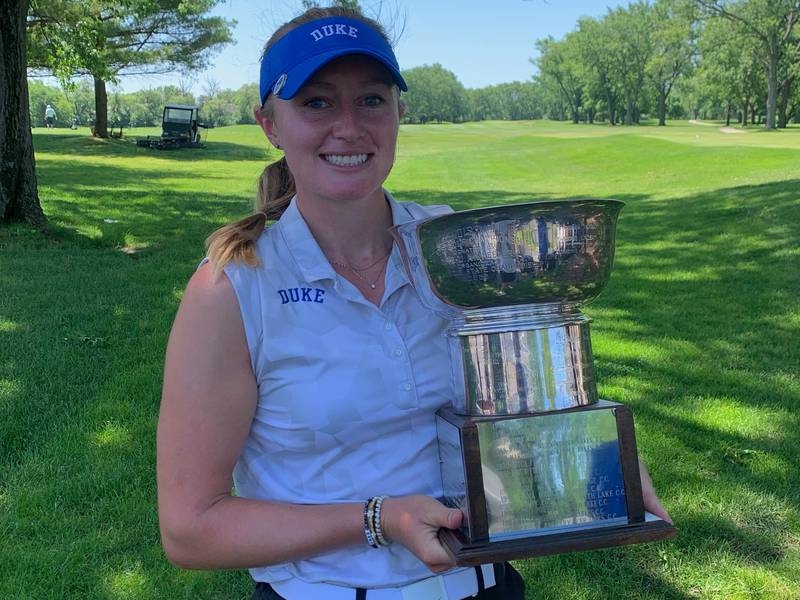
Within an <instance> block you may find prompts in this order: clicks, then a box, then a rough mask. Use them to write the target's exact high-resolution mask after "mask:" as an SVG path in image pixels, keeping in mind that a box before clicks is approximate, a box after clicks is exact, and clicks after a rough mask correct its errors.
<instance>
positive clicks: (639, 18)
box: [604, 2, 653, 125]
mask: <svg viewBox="0 0 800 600" xmlns="http://www.w3.org/2000/svg"><path fill="white" fill-rule="evenodd" d="M604 21H605V25H606V31H608V32H610V34H611V43H610V48H611V53H612V56H613V57H614V59H615V61H616V66H615V69H614V72H615V73H616V75H617V76H618V77H619V86H620V88H621V90H622V95H623V98H624V108H625V124H626V125H633V124H634V123H638V122H639V112H640V102H641V99H642V88H643V86H644V83H645V68H646V66H647V63H648V62H649V61H650V58H651V56H652V54H653V41H652V38H651V29H652V18H651V8H650V6H649V5H648V4H646V3H645V2H637V3H635V4H631V5H629V6H628V7H627V8H617V9H615V10H613V11H610V12H609V13H608V14H607V15H606V17H605V18H604Z"/></svg>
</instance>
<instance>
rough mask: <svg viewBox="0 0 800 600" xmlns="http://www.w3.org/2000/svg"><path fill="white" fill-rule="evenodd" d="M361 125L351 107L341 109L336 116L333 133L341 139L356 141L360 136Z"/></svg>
mask: <svg viewBox="0 0 800 600" xmlns="http://www.w3.org/2000/svg"><path fill="white" fill-rule="evenodd" d="M362 131H363V130H362V128H361V123H360V121H359V118H358V114H357V113H356V110H355V108H353V107H342V108H341V109H340V110H339V111H338V112H337V115H336V122H335V123H334V127H333V133H334V135H335V136H337V137H340V138H343V139H357V138H358V137H360V136H361V134H362Z"/></svg>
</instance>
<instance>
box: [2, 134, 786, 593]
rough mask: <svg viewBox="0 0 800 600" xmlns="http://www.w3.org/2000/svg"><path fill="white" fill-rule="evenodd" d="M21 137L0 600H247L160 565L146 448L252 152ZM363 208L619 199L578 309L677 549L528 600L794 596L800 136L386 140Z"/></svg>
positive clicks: (590, 570) (8, 262)
mask: <svg viewBox="0 0 800 600" xmlns="http://www.w3.org/2000/svg"><path fill="white" fill-rule="evenodd" d="M34 142H35V145H36V149H37V170H38V174H39V189H40V194H41V198H42V203H43V206H44V209H45V212H46V213H47V215H48V217H49V219H50V223H51V229H50V235H49V236H47V237H43V236H41V235H40V234H38V233H35V232H33V231H31V230H30V229H29V228H26V227H23V226H16V225H14V226H0V598H2V599H3V600H17V599H19V600H22V599H25V600H27V599H30V598H37V599H40V598H41V599H62V598H69V599H73V598H74V599H81V600H84V599H87V600H88V599H90V600H93V599H98V600H99V599H110V600H117V599H137V600H138V599H141V600H150V599H178V598H186V599H192V600H195V599H196V600H199V599H221V600H226V599H239V598H247V597H248V595H249V593H250V590H251V584H250V582H249V579H248V576H247V574H246V573H243V572H227V573H199V572H185V571H184V572H182V571H179V570H177V569H175V568H173V567H172V566H170V565H169V563H167V561H166V560H165V559H164V557H163V555H162V551H161V548H160V544H159V538H158V523H157V517H156V507H155V482H154V465H155V448H154V446H155V441H154V434H155V425H156V420H157V415H158V402H159V394H160V386H161V368H162V360H163V353H164V346H165V343H166V337H167V334H168V331H169V327H170V324H171V321H172V318H173V316H174V313H175V310H176V308H177V305H178V303H179V301H180V297H181V294H182V289H183V287H184V285H185V283H186V281H187V279H188V278H189V276H190V275H191V273H192V270H193V269H194V268H195V266H196V264H197V262H198V261H199V260H200V258H201V257H202V255H203V248H202V242H203V239H204V238H205V236H206V235H208V234H209V233H210V232H211V231H212V230H213V229H214V228H215V227H217V226H218V225H220V224H222V223H224V222H226V221H228V220H231V219H234V218H237V217H239V216H243V215H245V214H247V212H248V211H249V207H250V201H251V198H252V197H253V194H254V186H255V181H256V178H257V176H258V174H259V173H260V171H261V169H262V168H263V165H264V163H265V161H266V160H267V159H269V158H271V157H272V156H274V155H272V154H271V153H270V151H269V150H268V149H267V146H266V144H265V142H264V139H263V135H262V134H261V132H260V130H259V129H258V128H257V127H255V126H240V127H229V128H223V129H216V130H211V131H210V132H209V139H208V147H207V148H206V149H204V150H195V151H178V152H157V151H150V150H144V149H138V148H136V147H135V146H134V145H133V143H132V142H131V141H129V140H122V141H119V140H112V141H98V140H93V139H91V138H90V137H88V135H87V132H85V131H79V132H77V134H76V133H75V132H70V131H61V130H54V131H47V132H46V131H45V130H44V129H39V130H36V131H35V132H34ZM387 187H389V189H391V190H392V191H393V192H394V193H395V195H396V196H397V197H398V198H400V199H406V200H417V201H420V202H425V203H444V204H450V205H452V206H453V207H455V208H457V209H463V208H470V207H478V206H486V205H492V204H501V203H508V202H520V201H526V200H537V199H547V198H554V197H558V198H564V197H573V196H601V197H610V198H619V199H622V200H625V201H626V202H627V206H626V208H625V209H624V210H623V213H622V216H621V218H620V221H619V227H618V232H617V235H618V244H617V255H616V262H615V267H614V271H613V275H612V278H611V282H610V284H609V286H608V288H607V289H606V291H605V292H603V294H602V295H601V296H600V298H599V299H598V300H597V301H596V302H594V303H593V304H592V305H590V306H589V307H587V309H586V311H585V312H587V313H588V314H589V315H590V316H591V317H593V318H594V322H593V324H592V333H593V337H592V342H593V347H594V352H595V359H596V367H597V376H598V379H599V381H600V392H601V395H602V396H603V397H605V398H607V399H609V400H615V401H621V402H624V403H626V404H628V405H629V406H631V407H632V408H633V410H634V413H635V416H636V424H637V435H638V442H639V448H640V453H641V454H642V455H643V457H644V458H645V459H646V461H647V463H648V464H649V466H650V470H651V472H652V474H653V478H654V479H655V482H656V485H657V488H658V489H659V492H660V495H661V497H662V499H663V500H664V503H665V504H666V506H667V508H668V510H670V512H671V514H672V516H673V518H674V519H675V523H676V526H677V527H678V529H679V531H680V533H679V538H678V539H677V540H676V541H674V542H668V543H658V544H650V545H645V546H637V547H627V548H621V549H610V550H604V551H596V552H587V553H580V554H573V555H566V556H561V557H551V558H544V559H537V560H530V561H521V562H519V563H518V567H519V568H520V570H521V571H522V572H523V573H524V575H525V577H526V579H527V581H528V587H529V592H528V597H529V598H543V599H545V598H559V599H561V598H564V599H587V600H588V599H601V598H631V599H633V598H652V599H661V598H674V599H684V598H720V599H722V598H724V599H728V598H739V599H750V598H765V599H773V598H786V599H789V598H797V597H798V594H800V591H799V590H800V512H799V511H798V506H799V501H798V497H800V474H798V467H797V465H798V458H797V457H798V456H800V418H798V406H800V368H799V367H800V300H798V297H799V296H800V129H789V130H786V131H779V132H763V131H759V130H748V131H746V132H745V133H741V134H726V133H721V132H719V131H718V126H702V125H692V124H687V123H683V124H680V125H674V124H671V125H670V126H668V127H666V128H657V127H650V126H645V127H636V128H614V129H612V128H608V127H603V126H586V125H579V126H573V125H567V124H558V123H548V122H538V121H537V122H520V123H497V122H493V123H475V124H465V125H428V126H404V127H403V128H402V132H401V138H400V143H399V154H398V162H397V165H396V167H395V170H394V172H393V173H392V176H391V178H390V180H389V182H388V184H387Z"/></svg>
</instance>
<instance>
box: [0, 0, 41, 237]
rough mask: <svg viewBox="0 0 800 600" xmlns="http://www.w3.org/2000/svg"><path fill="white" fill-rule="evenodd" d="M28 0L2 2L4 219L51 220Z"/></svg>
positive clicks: (0, 173) (0, 182) (0, 208)
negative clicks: (41, 183)
mask: <svg viewBox="0 0 800 600" xmlns="http://www.w3.org/2000/svg"><path fill="white" fill-rule="evenodd" d="M27 14H28V0H6V1H4V2H2V3H0V23H2V27H0V55H2V58H0V221H3V222H8V221H23V222H26V223H30V224H32V225H34V226H36V227H42V226H44V224H45V216H44V213H43V212H42V207H41V205H40V204H39V192H38V189H37V186H36V171H35V164H34V155H33V139H32V137H31V124H30V113H29V111H28V77H27V74H28V71H27V57H26V43H25V37H26V35H25V34H26V31H25V19H26V15H27Z"/></svg>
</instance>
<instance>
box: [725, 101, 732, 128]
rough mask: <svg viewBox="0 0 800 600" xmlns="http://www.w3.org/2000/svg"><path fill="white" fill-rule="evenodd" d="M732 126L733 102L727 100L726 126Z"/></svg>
mask: <svg viewBox="0 0 800 600" xmlns="http://www.w3.org/2000/svg"><path fill="white" fill-rule="evenodd" d="M730 126H731V102H730V100H728V101H727V102H725V127H730Z"/></svg>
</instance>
